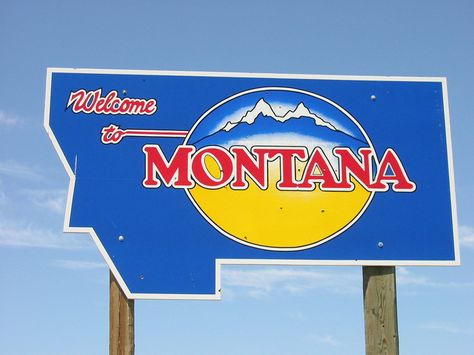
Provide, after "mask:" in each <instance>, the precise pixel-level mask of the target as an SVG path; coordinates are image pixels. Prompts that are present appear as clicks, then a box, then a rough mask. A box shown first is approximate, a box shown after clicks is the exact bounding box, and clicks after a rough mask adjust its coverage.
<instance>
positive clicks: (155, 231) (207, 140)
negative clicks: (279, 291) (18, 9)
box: [45, 69, 459, 298]
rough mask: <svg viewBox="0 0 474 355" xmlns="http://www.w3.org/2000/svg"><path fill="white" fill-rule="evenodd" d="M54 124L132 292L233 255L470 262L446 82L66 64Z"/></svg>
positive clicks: (58, 72)
mask: <svg viewBox="0 0 474 355" xmlns="http://www.w3.org/2000/svg"><path fill="white" fill-rule="evenodd" d="M45 126H46V129H47V131H48V133H49V135H50V137H51V139H52V141H53V143H54V146H55V148H56V150H57V152H58V154H59V156H60V157H61V159H62V161H63V163H64V166H65V168H66V170H67V172H68V174H69V176H70V179H71V184H70V190H69V198H68V207H67V214H66V221H65V230H66V231H71V232H88V233H90V234H91V235H92V237H93V239H94V241H95V243H96V244H97V246H98V247H99V249H100V251H101V252H102V254H103V256H104V257H105V260H106V261H107V263H108V265H109V267H110V268H111V270H112V271H113V272H114V274H115V276H116V278H117V279H118V280H119V282H120V283H121V286H122V288H123V289H124V290H125V292H126V293H127V295H128V296H129V297H131V298H218V297H219V295H220V266H221V265H223V264H282V265H418V264H425V265H449V264H458V263H459V252H458V243H457V234H456V214H455V201H454V186H453V183H454V181H453V171H452V160H451V143H450V134H449V117H448V107H447V89H446V81H445V79H443V78H395V77H338V76H311V75H275V74H240V73H239V74H237V73H193V72H160V71H117V70H74V69H50V70H48V78H47V94H46V112H45Z"/></svg>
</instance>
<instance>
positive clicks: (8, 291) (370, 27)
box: [0, 0, 474, 355]
mask: <svg viewBox="0 0 474 355" xmlns="http://www.w3.org/2000/svg"><path fill="white" fill-rule="evenodd" d="M473 18H474V4H473V3H472V1H450V2H447V1H439V0H438V1H433V0H431V1H416V2H415V1H406V0H400V1H357V2H355V1H340V0H333V1H330V2H329V1H325V2H323V1H297V0H295V1H291V2H290V1H257V0H253V1H248V0H240V1H234V2H224V1H176V0H175V1H127V2H124V1H113V2H112V1H110V2H109V1H102V2H98V1H88V0H85V1H81V2H72V1H65V0H61V1H47V0H46V1H21V0H19V1H4V0H0V285H1V286H0V287H1V290H2V292H1V296H0V300H1V302H0V314H1V317H0V344H1V348H2V350H1V352H2V354H5V355H10V354H48V355H53V354H58V355H60V354H106V353H107V352H108V300H109V299H108V277H109V274H108V270H107V266H106V265H105V262H104V261H103V260H102V257H101V256H100V254H99V252H98V250H97V249H96V247H95V245H94V244H93V242H92V239H91V238H90V237H89V236H88V235H73V234H63V233H62V227H63V218H64V209H65V199H66V191H67V186H68V178H67V175H66V172H65V171H64V169H63V167H62V165H61V163H60V161H59V158H58V157H57V155H56V153H55V151H54V149H53V146H52V144H51V142H50V141H49V139H48V137H47V135H46V133H45V131H44V129H43V109H44V95H45V76H46V68H47V67H74V68H109V69H157V70H194V71H240V72H272V73H305V74H337V75H397V76H446V77H447V78H448V92H449V100H450V113H451V127H452V140H453V150H454V167H455V176H456V190H457V204H458V217H459V226H460V227H459V230H460V237H461V261H462V266H460V267H399V268H397V281H398V284H397V286H398V312H399V313H398V317H399V333H400V349H401V351H400V352H401V353H402V354H431V355H436V354H438V355H443V354H466V355H468V354H472V352H473V350H472V349H473V348H474V301H473V300H474V280H473V276H472V274H473V273H472V270H473V264H474V215H473V210H474V209H473V204H472V201H473V200H474V185H473V184H472V173H473V164H472V161H473V159H472V153H473V151H474V149H473V148H474V143H473V142H474V141H473V140H472V133H473V132H474V121H473V117H472V116H473V115H472V113H473V112H474V100H473V98H472V95H473V94H472V92H473V90H472V83H473V82H474V66H473V65H472V63H473V57H474V41H473V39H472V34H473V33H474V21H473V20H472V19H473ZM420 223H429V221H420ZM427 247H429V246H427ZM222 287H223V299H222V300H221V301H136V302H135V307H136V313H135V316H136V321H135V330H136V337H135V341H136V354H158V353H159V354H331V355H337V354H363V353H364V326H363V301H362V277H361V268H360V267H298V268H296V267H271V266H268V267H242V266H232V267H229V266H227V267H225V268H224V269H223V283H222Z"/></svg>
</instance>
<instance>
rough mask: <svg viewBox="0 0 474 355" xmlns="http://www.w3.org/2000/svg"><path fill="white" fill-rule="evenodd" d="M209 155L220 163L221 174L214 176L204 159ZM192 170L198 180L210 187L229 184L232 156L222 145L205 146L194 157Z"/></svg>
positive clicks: (200, 183) (215, 187)
mask: <svg viewBox="0 0 474 355" xmlns="http://www.w3.org/2000/svg"><path fill="white" fill-rule="evenodd" d="M206 156H209V157H210V158H211V159H214V161H215V162H216V163H217V164H218V165H219V171H220V176H219V177H214V176H213V175H212V174H211V173H210V172H209V169H208V167H207V166H206V163H205V161H204V159H205V157H206ZM192 172H193V176H194V179H195V180H196V182H197V183H198V184H199V185H201V186H203V187H206V188H209V189H218V188H220V187H223V186H225V185H227V184H228V183H229V181H230V179H232V175H233V163H232V156H231V155H230V154H229V152H228V151H227V150H225V149H224V148H221V147H213V146H209V147H205V148H202V149H201V150H199V151H198V152H197V153H196V155H195V156H194V157H193V161H192Z"/></svg>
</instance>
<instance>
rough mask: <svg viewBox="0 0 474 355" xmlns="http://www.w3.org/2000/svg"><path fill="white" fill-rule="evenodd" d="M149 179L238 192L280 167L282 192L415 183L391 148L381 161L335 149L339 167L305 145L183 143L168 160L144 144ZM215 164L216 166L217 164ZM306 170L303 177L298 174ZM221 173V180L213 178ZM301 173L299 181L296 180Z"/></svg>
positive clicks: (148, 182) (407, 187) (405, 187)
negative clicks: (273, 167)
mask: <svg viewBox="0 0 474 355" xmlns="http://www.w3.org/2000/svg"><path fill="white" fill-rule="evenodd" d="M143 152H144V154H145V179H144V180H143V186H144V187H147V188H158V187H160V186H161V185H162V184H164V185H165V186H166V187H173V188H192V187H194V186H195V184H198V185H200V186H202V187H204V188H206V189H219V188H222V187H225V186H229V187H230V188H231V189H234V190H245V189H247V188H248V185H249V183H248V180H247V178H249V179H251V180H252V181H253V182H254V183H255V184H256V185H257V186H258V187H259V188H260V189H262V190H265V189H267V187H268V184H269V180H270V179H269V175H270V174H269V170H270V169H269V165H270V164H271V163H276V164H278V163H279V164H278V165H279V173H280V177H279V180H277V182H276V187H277V188H278V189H279V190H302V191H304V190H307V191H312V190H315V189H320V190H322V191H352V190H353V189H354V183H353V180H354V179H355V180H356V181H358V182H359V183H360V184H361V185H362V186H363V187H364V188H365V189H366V190H368V191H374V192H375V191H388V190H389V188H390V187H391V189H392V190H393V191H396V192H412V191H414V190H415V189H416V185H415V183H414V182H413V181H411V180H410V179H409V177H408V175H407V173H406V171H405V168H404V167H403V164H402V162H401V161H400V159H399V157H398V156H397V154H396V153H395V151H394V150H393V149H387V150H386V151H385V153H384V155H383V156H382V158H381V159H380V160H378V159H377V157H376V155H375V152H374V151H373V149H371V148H360V149H359V150H358V153H357V154H355V153H354V152H353V151H352V150H351V149H349V148H346V147H336V148H334V149H333V152H332V153H333V155H334V157H336V159H337V166H336V167H333V164H334V163H333V164H331V163H330V162H329V159H328V157H327V156H326V154H325V153H324V151H323V150H322V149H321V148H320V147H316V148H314V149H313V150H312V152H311V153H309V151H308V149H307V148H306V147H294V146H288V147H286V146H279V147H275V146H254V147H252V148H251V149H250V150H249V149H248V148H247V147H245V146H232V147H230V149H228V150H227V149H225V148H222V147H220V146H205V147H203V148H201V149H199V150H196V148H195V147H194V146H192V145H180V146H178V147H177V149H176V150H175V152H174V154H173V156H172V157H171V159H169V160H168V159H166V157H165V156H164V154H163V152H162V150H161V148H160V146H159V145H151V144H150V145H145V146H144V147H143ZM209 160H211V161H213V162H214V163H216V164H217V165H218V167H219V169H218V174H215V173H213V172H211V169H209V165H210V164H208V162H209ZM300 164H303V168H302V169H300V168H297V165H298V166H300ZM213 165H214V166H216V165H215V164H213ZM297 170H302V174H297ZM215 175H218V176H215ZM297 175H300V178H297Z"/></svg>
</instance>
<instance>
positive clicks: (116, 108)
mask: <svg viewBox="0 0 474 355" xmlns="http://www.w3.org/2000/svg"><path fill="white" fill-rule="evenodd" d="M71 105H72V111H73V112H74V113H95V114H106V115H152V114H154V113H155V112H156V110H157V106H156V100H155V99H134V98H128V97H125V98H123V99H122V98H120V97H118V92H117V91H116V90H112V91H110V92H109V93H108V94H107V95H106V96H105V97H103V96H102V89H97V90H94V91H85V90H84V89H81V90H77V91H74V92H71V94H70V95H69V100H68V103H67V106H66V107H67V108H69V107H70V106H71Z"/></svg>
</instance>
